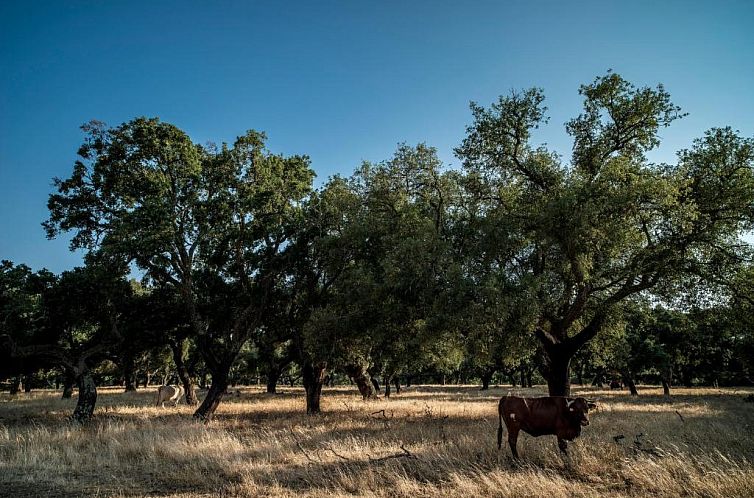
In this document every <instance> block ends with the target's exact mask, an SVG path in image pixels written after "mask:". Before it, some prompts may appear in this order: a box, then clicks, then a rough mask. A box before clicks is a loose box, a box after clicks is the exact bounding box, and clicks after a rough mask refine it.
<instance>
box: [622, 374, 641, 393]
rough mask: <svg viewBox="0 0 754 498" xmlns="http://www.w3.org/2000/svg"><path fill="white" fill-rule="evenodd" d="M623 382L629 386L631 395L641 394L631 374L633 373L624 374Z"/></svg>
mask: <svg viewBox="0 0 754 498" xmlns="http://www.w3.org/2000/svg"><path fill="white" fill-rule="evenodd" d="M623 383H624V384H625V385H627V386H628V390H629V392H630V393H631V396H638V395H639V391H638V390H636V383H634V378H633V377H632V376H631V374H625V375H623Z"/></svg>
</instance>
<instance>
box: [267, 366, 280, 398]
mask: <svg viewBox="0 0 754 498" xmlns="http://www.w3.org/2000/svg"><path fill="white" fill-rule="evenodd" d="M278 379H280V369H279V368H278V367H277V365H275V368H272V366H271V365H270V368H268V369H267V392H268V393H270V394H274V393H276V392H277V385H278Z"/></svg>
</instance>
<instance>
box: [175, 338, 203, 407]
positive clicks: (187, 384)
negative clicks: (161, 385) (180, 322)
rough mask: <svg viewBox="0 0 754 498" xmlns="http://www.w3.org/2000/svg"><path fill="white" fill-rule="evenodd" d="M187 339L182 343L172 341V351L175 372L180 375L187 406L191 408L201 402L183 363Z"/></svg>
mask: <svg viewBox="0 0 754 498" xmlns="http://www.w3.org/2000/svg"><path fill="white" fill-rule="evenodd" d="M184 341H185V339H183V340H180V341H171V342H170V349H172V350H173V362H174V363H175V370H176V372H177V373H178V378H179V379H180V380H181V384H183V390H184V391H185V392H186V404H187V405H189V406H195V405H197V404H199V400H198V399H197V398H196V392H195V391H194V382H193V381H192V380H191V374H189V371H188V368H187V367H186V362H185V361H183V343H184Z"/></svg>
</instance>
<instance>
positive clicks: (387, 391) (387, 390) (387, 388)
mask: <svg viewBox="0 0 754 498" xmlns="http://www.w3.org/2000/svg"><path fill="white" fill-rule="evenodd" d="M384 380H385V397H386V398H389V397H390V382H391V380H390V377H387V376H385V379H384Z"/></svg>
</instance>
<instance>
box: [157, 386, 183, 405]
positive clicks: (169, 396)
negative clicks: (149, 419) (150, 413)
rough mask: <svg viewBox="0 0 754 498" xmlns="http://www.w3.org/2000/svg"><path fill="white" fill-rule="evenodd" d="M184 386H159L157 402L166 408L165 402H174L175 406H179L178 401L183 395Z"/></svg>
mask: <svg viewBox="0 0 754 498" xmlns="http://www.w3.org/2000/svg"><path fill="white" fill-rule="evenodd" d="M183 394H184V392H183V386H160V387H158V388H157V404H156V405H155V406H159V405H162V407H163V408H165V402H168V403H170V402H172V403H173V406H178V402H179V401H180V400H181V398H182V397H183Z"/></svg>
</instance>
